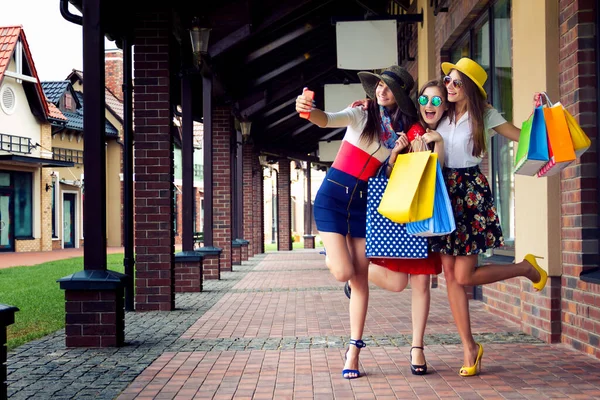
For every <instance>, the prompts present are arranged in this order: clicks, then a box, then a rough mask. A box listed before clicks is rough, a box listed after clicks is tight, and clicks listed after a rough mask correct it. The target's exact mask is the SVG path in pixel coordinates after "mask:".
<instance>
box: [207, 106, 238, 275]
mask: <svg viewBox="0 0 600 400" xmlns="http://www.w3.org/2000/svg"><path fill="white" fill-rule="evenodd" d="M232 132H233V125H232V119H231V110H230V109H229V108H228V107H215V108H214V109H213V156H212V157H213V159H212V163H213V187H212V190H213V242H214V245H215V246H216V247H220V248H221V249H223V252H222V253H221V271H231V239H232V237H231V210H232V206H231V205H232V201H233V197H232V187H231V135H232Z"/></svg>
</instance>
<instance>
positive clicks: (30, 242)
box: [15, 238, 40, 253]
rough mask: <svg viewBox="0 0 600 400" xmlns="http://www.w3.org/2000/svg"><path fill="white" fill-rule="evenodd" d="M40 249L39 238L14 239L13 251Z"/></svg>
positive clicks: (21, 251)
mask: <svg viewBox="0 0 600 400" xmlns="http://www.w3.org/2000/svg"><path fill="white" fill-rule="evenodd" d="M31 251H40V239H39V238H38V239H15V253H29V252H31Z"/></svg>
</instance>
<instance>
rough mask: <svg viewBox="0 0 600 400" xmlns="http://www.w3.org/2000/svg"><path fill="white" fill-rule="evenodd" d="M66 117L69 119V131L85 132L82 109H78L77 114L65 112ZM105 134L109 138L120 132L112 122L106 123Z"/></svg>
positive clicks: (67, 126)
mask: <svg viewBox="0 0 600 400" xmlns="http://www.w3.org/2000/svg"><path fill="white" fill-rule="evenodd" d="M63 114H64V115H65V117H67V119H68V121H67V125H66V128H67V129H72V130H74V131H79V132H83V112H82V109H81V108H80V109H78V110H77V112H76V113H75V112H69V111H63ZM105 133H106V135H107V136H117V135H118V134H119V132H118V131H117V128H115V127H114V126H113V125H112V124H111V123H110V122H108V121H105Z"/></svg>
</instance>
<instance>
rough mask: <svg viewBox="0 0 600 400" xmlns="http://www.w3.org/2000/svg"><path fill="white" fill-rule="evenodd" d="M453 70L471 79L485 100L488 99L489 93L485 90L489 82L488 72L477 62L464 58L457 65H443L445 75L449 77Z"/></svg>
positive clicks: (447, 63) (444, 63)
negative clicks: (486, 83) (485, 85)
mask: <svg viewBox="0 0 600 400" xmlns="http://www.w3.org/2000/svg"><path fill="white" fill-rule="evenodd" d="M453 69H455V70H457V71H460V72H462V73H463V74H465V75H466V76H468V77H469V79H471V80H472V81H473V83H475V85H477V87H478V88H479V91H480V92H481V94H482V95H483V98H485V99H487V93H486V92H485V89H484V88H483V85H484V84H485V81H487V72H485V70H484V69H483V68H482V67H481V65H479V64H477V63H476V62H475V61H473V60H471V59H470V58H467V57H463V58H461V59H460V60H458V62H457V63H456V64H452V63H449V62H443V63H442V71H443V72H444V74H446V75H448V74H449V73H450V71H452V70H453Z"/></svg>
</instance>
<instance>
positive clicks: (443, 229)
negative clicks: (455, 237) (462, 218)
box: [406, 163, 456, 236]
mask: <svg viewBox="0 0 600 400" xmlns="http://www.w3.org/2000/svg"><path fill="white" fill-rule="evenodd" d="M455 229H456V223H455V221H454V211H453V210H452V203H451V202H450V197H449V196H448V189H447V188H446V183H445V182H444V176H443V175H442V169H441V168H440V164H439V163H438V164H437V177H436V180H435V195H434V198H433V216H432V217H431V218H428V219H425V220H423V221H415V222H409V223H408V224H406V231H407V232H408V233H410V234H411V235H417V236H443V235H447V234H449V233H452V232H453V231H454V230H455Z"/></svg>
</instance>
